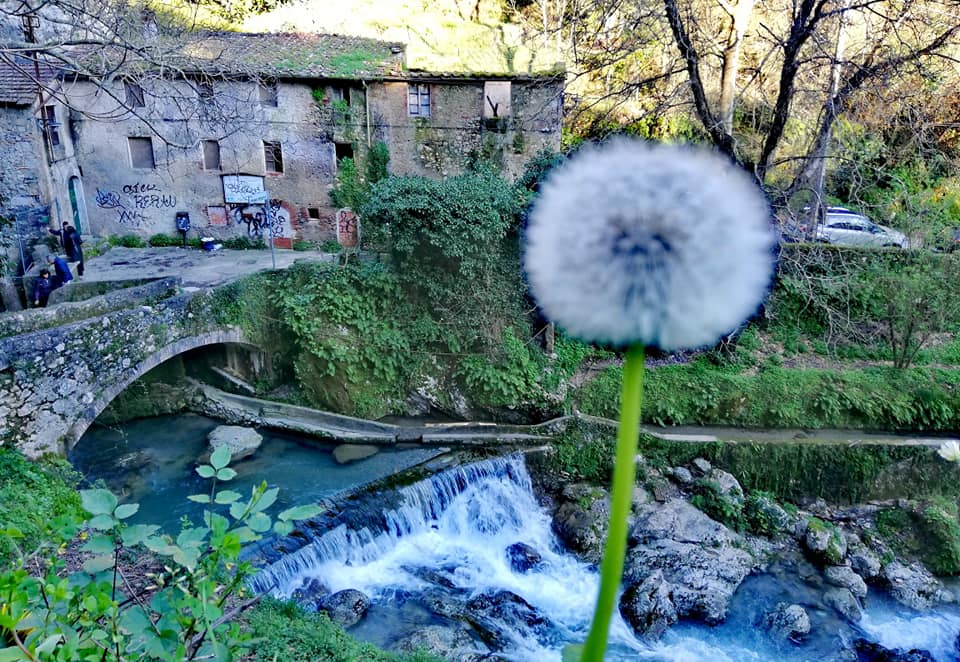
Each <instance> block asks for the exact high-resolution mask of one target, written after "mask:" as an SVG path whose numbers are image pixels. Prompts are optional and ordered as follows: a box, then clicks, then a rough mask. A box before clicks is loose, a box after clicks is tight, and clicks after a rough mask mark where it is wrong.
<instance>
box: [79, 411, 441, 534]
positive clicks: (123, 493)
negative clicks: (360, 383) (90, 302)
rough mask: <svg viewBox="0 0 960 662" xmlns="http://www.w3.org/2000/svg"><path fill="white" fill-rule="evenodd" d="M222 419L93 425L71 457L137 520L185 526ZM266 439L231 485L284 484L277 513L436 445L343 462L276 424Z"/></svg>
mask: <svg viewBox="0 0 960 662" xmlns="http://www.w3.org/2000/svg"><path fill="white" fill-rule="evenodd" d="M221 424H222V423H221V422H219V421H216V420H214V419H211V418H206V417H204V416H198V415H196V414H180V415H173V416H158V417H155V418H144V419H138V420H135V421H130V422H128V423H125V424H122V425H117V426H109V427H107V426H102V425H96V424H95V425H94V426H92V427H91V428H90V429H89V430H88V431H87V433H86V434H84V435H83V437H81V439H80V440H79V441H78V442H77V444H76V445H75V446H74V448H73V450H72V451H71V452H70V453H69V455H68V458H69V460H70V462H71V463H72V464H73V465H74V467H76V468H77V470H78V471H80V472H81V473H83V474H84V475H85V476H86V477H87V479H88V480H89V481H90V482H91V483H93V482H96V481H98V480H102V481H103V482H104V483H105V484H106V486H107V487H108V488H109V489H111V490H112V491H113V492H114V493H115V494H117V496H118V497H119V498H120V500H121V502H126V503H139V504H140V511H139V512H138V513H137V514H136V515H135V516H134V518H133V520H132V521H134V522H140V523H145V524H146V523H149V524H159V525H161V526H162V527H163V528H164V529H165V530H167V531H178V530H179V525H178V522H179V521H180V519H181V518H182V517H188V518H190V519H192V520H193V521H195V522H199V521H200V517H201V513H202V510H203V507H202V506H201V505H200V504H196V503H194V502H192V501H189V500H187V496H188V495H190V494H200V493H208V492H209V489H210V482H209V481H207V480H204V479H202V478H200V476H198V475H197V473H196V471H195V467H196V465H197V458H198V457H200V456H201V455H202V454H203V452H204V451H205V450H207V448H208V446H207V434H208V433H209V432H210V431H211V430H213V429H214V428H215V427H217V426H218V425H221ZM259 432H260V433H261V434H262V435H263V444H262V445H261V446H260V448H259V449H258V450H257V452H256V454H255V455H254V456H253V457H250V458H247V459H245V460H241V461H239V462H235V463H233V464H232V465H231V466H232V467H233V468H234V469H235V470H236V471H237V477H236V478H235V479H233V480H232V481H230V483H229V489H232V490H235V491H237V492H240V493H241V494H243V495H245V496H246V495H249V494H250V490H251V488H253V487H254V486H255V485H258V484H259V483H260V482H261V481H264V480H265V481H267V484H268V485H269V486H270V487H279V488H280V495H279V498H278V499H277V505H276V506H274V507H273V508H272V509H271V510H272V512H274V513H277V512H279V511H280V510H282V509H284V508H288V507H290V506H294V505H300V504H304V503H311V502H315V501H317V500H319V499H322V498H324V497H329V496H332V495H334V494H337V493H338V492H341V491H343V490H345V489H349V488H352V487H356V486H357V485H362V484H365V483H368V482H370V481H373V480H377V479H379V478H382V477H385V476H388V475H390V474H393V473H395V472H397V471H400V470H403V469H405V468H407V467H410V466H413V465H415V464H418V463H420V462H422V461H425V460H427V459H429V458H431V457H433V456H435V455H437V454H438V452H439V449H436V448H409V449H395V448H384V449H382V450H381V451H380V452H379V453H377V454H376V455H374V456H372V457H369V458H366V459H363V460H358V461H356V462H352V463H349V464H344V465H341V464H338V463H337V462H336V460H334V459H333V456H332V451H333V449H334V448H335V444H328V443H320V442H317V441H314V440H311V439H309V438H307V437H302V436H297V435H291V434H286V433H281V432H276V431H272V430H260V431H259Z"/></svg>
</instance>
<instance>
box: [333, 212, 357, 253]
mask: <svg viewBox="0 0 960 662" xmlns="http://www.w3.org/2000/svg"><path fill="white" fill-rule="evenodd" d="M337 241H338V242H339V243H340V245H341V246H343V247H344V248H353V247H354V246H356V245H357V243H358V242H359V241H360V218H359V217H358V216H357V215H356V214H355V213H354V212H353V210H350V209H340V210H338V211H337Z"/></svg>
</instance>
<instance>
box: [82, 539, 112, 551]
mask: <svg viewBox="0 0 960 662" xmlns="http://www.w3.org/2000/svg"><path fill="white" fill-rule="evenodd" d="M114 545H115V543H114V541H113V537H111V536H104V535H96V536H90V539H89V540H87V542H85V543H84V544H83V547H81V548H80V549H82V550H83V551H85V552H92V553H94V554H113V551H114Z"/></svg>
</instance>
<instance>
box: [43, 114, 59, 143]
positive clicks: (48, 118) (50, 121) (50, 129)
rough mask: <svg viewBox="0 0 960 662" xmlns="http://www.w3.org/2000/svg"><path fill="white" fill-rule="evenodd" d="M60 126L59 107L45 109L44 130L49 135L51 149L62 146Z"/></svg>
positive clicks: (48, 140)
mask: <svg viewBox="0 0 960 662" xmlns="http://www.w3.org/2000/svg"><path fill="white" fill-rule="evenodd" d="M59 127H60V124H59V123H58V122H57V107H56V106H44V107H43V130H44V131H45V132H46V134H47V142H48V143H49V144H50V147H56V146H57V145H59V144H60V131H59Z"/></svg>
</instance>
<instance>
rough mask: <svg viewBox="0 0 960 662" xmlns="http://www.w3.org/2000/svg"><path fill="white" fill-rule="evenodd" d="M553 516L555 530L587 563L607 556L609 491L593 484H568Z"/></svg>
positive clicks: (565, 543)
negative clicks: (605, 541) (605, 552)
mask: <svg viewBox="0 0 960 662" xmlns="http://www.w3.org/2000/svg"><path fill="white" fill-rule="evenodd" d="M561 499H562V503H561V504H560V507H559V508H557V512H556V514H555V515H554V517H553V530H554V532H555V533H556V534H557V537H558V538H559V539H560V541H561V542H562V543H563V544H564V546H566V548H567V549H568V550H570V551H571V552H573V553H574V554H576V555H577V556H579V557H580V558H581V559H583V560H584V561H586V562H587V563H599V562H600V559H601V558H603V543H604V540H605V539H606V535H607V524H608V521H609V519H610V498H609V495H608V494H607V492H606V491H605V490H603V489H601V488H598V487H594V486H592V485H579V484H576V485H568V486H567V487H565V488H564V489H563V492H562V494H561Z"/></svg>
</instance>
